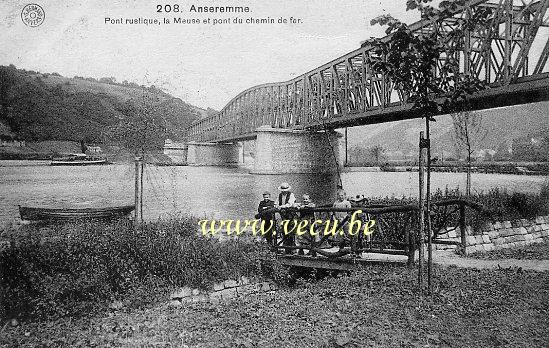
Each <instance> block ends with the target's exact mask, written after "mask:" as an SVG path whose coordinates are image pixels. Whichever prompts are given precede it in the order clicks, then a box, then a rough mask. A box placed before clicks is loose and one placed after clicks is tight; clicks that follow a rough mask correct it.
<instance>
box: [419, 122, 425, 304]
mask: <svg viewBox="0 0 549 348" xmlns="http://www.w3.org/2000/svg"><path fill="white" fill-rule="evenodd" d="M424 162H425V139H424V138H423V132H419V200H418V201H419V243H418V249H419V250H418V252H419V255H418V256H419V257H418V283H419V294H420V295H421V294H422V293H423V262H424V255H423V246H424V242H425V205H424V204H423V196H424V188H425V183H424V179H425V167H424Z"/></svg>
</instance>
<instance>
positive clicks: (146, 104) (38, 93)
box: [0, 66, 215, 145]
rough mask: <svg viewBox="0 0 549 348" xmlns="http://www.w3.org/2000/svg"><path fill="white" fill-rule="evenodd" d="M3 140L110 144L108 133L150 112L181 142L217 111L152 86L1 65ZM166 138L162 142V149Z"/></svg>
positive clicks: (166, 134) (0, 98)
mask: <svg viewBox="0 0 549 348" xmlns="http://www.w3.org/2000/svg"><path fill="white" fill-rule="evenodd" d="M0 82H1V83H0V131H1V134H0V136H3V137H10V138H17V139H22V140H27V141H44V140H58V141H59V140H61V141H65V140H70V141H82V140H84V141H85V142H88V143H94V142H104V141H109V140H110V139H109V138H108V137H109V130H110V129H113V128H116V127H117V126H118V125H119V124H120V123H122V122H128V121H131V120H132V119H133V118H136V117H137V116H138V115H140V114H143V113H144V112H148V113H150V114H151V117H152V118H154V119H155V120H158V121H159V122H161V123H162V127H163V129H165V136H166V137H170V138H173V139H183V138H184V137H185V129H186V128H187V127H188V126H189V125H190V123H191V122H193V121H194V120H196V119H198V118H201V117H204V116H206V115H209V114H211V113H215V111H214V110H211V109H208V110H204V109H201V108H198V107H195V106H193V105H190V104H188V103H185V102H184V101H182V100H181V99H179V98H175V97H173V96H171V95H169V94H167V93H165V92H163V91H161V90H160V89H157V88H155V87H154V86H150V87H145V86H138V85H137V84H135V83H128V82H126V81H124V82H123V83H120V84H118V83H116V82H115V81H114V79H112V78H101V79H99V80H95V79H93V78H83V77H75V78H67V77H63V76H60V75H59V74H55V73H54V74H41V73H37V72H33V71H25V70H20V69H16V68H15V67H14V66H9V67H6V66H0ZM163 141H164V139H158V145H161V144H162V143H163Z"/></svg>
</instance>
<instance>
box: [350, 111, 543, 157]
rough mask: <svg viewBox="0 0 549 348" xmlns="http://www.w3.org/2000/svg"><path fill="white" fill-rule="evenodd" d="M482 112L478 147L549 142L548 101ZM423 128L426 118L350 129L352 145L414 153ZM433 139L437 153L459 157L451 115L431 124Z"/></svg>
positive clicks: (498, 147)
mask: <svg viewBox="0 0 549 348" xmlns="http://www.w3.org/2000/svg"><path fill="white" fill-rule="evenodd" d="M480 113H481V114H482V128H483V129H484V132H485V134H486V135H485V136H484V137H483V138H482V139H481V140H480V142H479V144H478V146H476V147H475V149H476V150H481V149H492V150H494V151H497V150H498V149H499V150H501V149H508V148H509V149H510V148H512V146H513V144H515V145H516V144H517V143H521V142H524V141H526V140H527V141H533V142H535V141H537V140H540V139H541V141H545V142H549V102H543V103H535V104H526V105H519V106H513V107H507V108H499V109H491V110H484V111H480ZM424 129H425V121H424V120H423V119H414V120H407V121H401V122H392V123H385V124H380V125H371V126H365V127H355V128H350V129H349V146H350V147H357V146H358V147H362V148H373V147H375V146H381V147H383V148H384V149H385V151H386V152H394V151H400V152H402V153H403V154H414V155H415V154H416V153H417V151H418V138H419V132H420V131H421V130H424ZM431 138H432V141H431V143H432V148H433V153H434V155H435V156H436V155H438V154H440V153H441V152H442V151H444V152H445V153H448V154H451V155H452V156H454V157H457V153H456V148H455V144H454V141H453V138H454V130H453V124H452V117H451V116H438V117H436V122H433V123H431ZM545 160H549V158H546V159H545Z"/></svg>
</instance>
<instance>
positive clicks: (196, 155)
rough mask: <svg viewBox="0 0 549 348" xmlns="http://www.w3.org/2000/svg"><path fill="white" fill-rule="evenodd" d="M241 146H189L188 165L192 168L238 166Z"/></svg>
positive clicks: (203, 144)
mask: <svg viewBox="0 0 549 348" xmlns="http://www.w3.org/2000/svg"><path fill="white" fill-rule="evenodd" d="M239 153H240V145H239V144H238V143H200V142H195V141H191V142H189V143H188V144H187V164H188V165H190V166H237V165H238V163H239V159H240V156H239Z"/></svg>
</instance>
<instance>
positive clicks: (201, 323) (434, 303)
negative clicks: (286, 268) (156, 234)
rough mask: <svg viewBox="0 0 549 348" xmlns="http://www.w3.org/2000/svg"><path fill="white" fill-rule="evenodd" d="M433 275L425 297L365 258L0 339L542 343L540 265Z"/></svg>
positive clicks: (546, 278)
mask: <svg viewBox="0 0 549 348" xmlns="http://www.w3.org/2000/svg"><path fill="white" fill-rule="evenodd" d="M434 279H435V286H434V291H433V296H429V297H424V298H423V299H420V298H419V297H418V295H417V291H416V288H417V274H416V272H415V271H414V270H410V269H409V268H406V267H396V266H389V265H375V264H372V265H369V266H368V267H367V269H365V270H364V271H363V272H355V273H353V274H352V275H351V276H343V277H337V278H335V277H334V278H327V279H324V280H322V281H319V282H315V283H305V284H303V285H300V286H299V287H296V288H293V289H284V290H279V291H277V292H276V293H274V294H268V293H267V294H262V295H261V296H249V297H246V298H245V299H243V300H236V301H231V302H226V303H220V304H218V305H208V304H196V305H192V304H191V305H186V306H184V307H182V308H176V309H172V308H166V307H156V308H151V309H144V310H134V311H131V312H129V313H128V312H123V311H119V312H115V313H113V315H112V316H109V317H106V316H101V317H94V318H89V319H88V318H86V319H77V320H75V319H73V320H69V319H63V320H58V321H54V322H48V323H30V324H25V325H22V326H19V327H16V328H6V330H5V332H4V333H3V335H1V336H0V345H3V344H5V345H12V346H70V347H90V346H95V347H106V346H109V347H120V346H123V347H140V346H152V345H161V346H164V347H176V346H177V347H185V346H188V347H205V348H210V347H211V348H213V347H235V348H237V347H240V348H242V347H265V348H267V347H269V348H270V347H322V348H335V347H346V348H358V347H426V346H430V347H497V346H502V347H503V346H507V347H543V346H546V343H547V337H549V316H548V315H547V302H548V301H549V273H547V272H528V271H522V270H514V269H501V270H473V269H461V268H455V267H449V268H438V267H435V268H434ZM509 328H517V329H509ZM25 333H28V334H25Z"/></svg>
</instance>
